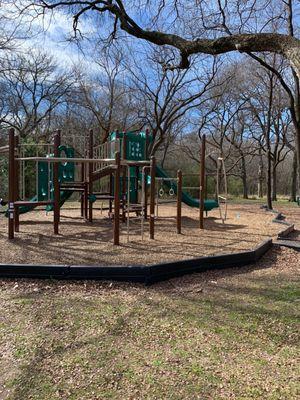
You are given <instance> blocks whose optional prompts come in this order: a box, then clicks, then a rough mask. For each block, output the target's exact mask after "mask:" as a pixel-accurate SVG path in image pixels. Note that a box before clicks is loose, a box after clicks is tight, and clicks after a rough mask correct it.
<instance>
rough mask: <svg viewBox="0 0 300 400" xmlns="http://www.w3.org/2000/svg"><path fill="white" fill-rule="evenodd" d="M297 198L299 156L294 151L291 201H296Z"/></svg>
mask: <svg viewBox="0 0 300 400" xmlns="http://www.w3.org/2000/svg"><path fill="white" fill-rule="evenodd" d="M296 196H297V154H296V152H295V151H294V155H293V171H292V187H291V197H290V201H296V200H297V199H296Z"/></svg>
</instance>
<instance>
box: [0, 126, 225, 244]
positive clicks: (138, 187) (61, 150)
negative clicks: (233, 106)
mask: <svg viewBox="0 0 300 400" xmlns="http://www.w3.org/2000/svg"><path fill="white" fill-rule="evenodd" d="M152 140H153V138H152V135H151V134H150V133H149V131H146V132H139V131H138V132H118V131H116V132H113V133H112V134H111V135H110V136H109V139H108V141H107V142H105V143H103V144H97V145H94V134H93V131H90V132H89V135H88V140H87V141H86V140H85V141H84V145H83V146H81V149H80V151H78V150H77V149H76V150H75V148H74V147H70V146H66V145H64V144H62V143H61V142H62V135H61V132H60V131H58V132H57V133H56V134H55V136H54V140H53V144H48V143H47V144H44V143H43V144H36V145H35V147H36V151H35V156H25V154H26V146H28V145H26V144H22V143H20V142H19V138H18V136H16V135H15V132H14V130H13V129H11V130H10V131H9V144H8V146H4V147H2V148H0V153H1V154H8V162H9V177H8V178H9V179H8V180H9V184H8V186H9V193H8V210H7V213H6V214H7V217H8V237H9V239H13V238H14V236H15V232H19V227H20V214H23V213H27V212H30V211H31V210H33V209H34V208H36V207H40V206H42V207H45V209H46V211H47V212H53V227H54V234H58V233H59V223H60V209H61V207H62V206H63V204H64V203H65V202H66V201H67V200H68V199H69V198H70V197H71V196H72V195H73V193H75V192H78V193H79V194H80V201H81V216H82V217H83V218H84V219H85V220H87V221H89V222H90V223H92V222H93V219H94V208H93V205H94V203H95V202H96V201H101V202H102V203H104V202H105V203H108V215H109V217H110V218H111V220H112V221H113V243H114V245H119V243H120V221H121V222H124V223H125V222H127V236H128V240H129V234H130V220H131V218H133V217H132V216H131V215H132V214H136V216H137V218H139V220H140V222H141V235H142V237H143V235H144V224H145V221H146V220H149V236H150V239H154V234H155V219H156V217H157V216H158V199H159V191H157V186H158V185H161V184H162V183H163V185H164V186H166V187H167V188H168V190H169V193H170V194H172V195H173V196H176V203H177V207H176V209H177V215H176V227H177V233H178V234H180V233H181V225H182V201H183V202H184V203H186V204H187V205H189V206H191V207H197V208H199V227H200V229H203V228H204V211H206V212H208V211H210V210H212V209H213V208H217V207H219V208H220V216H221V219H222V221H223V222H224V220H225V219H226V208H225V213H224V215H222V212H221V207H220V205H221V201H224V202H225V203H226V197H222V196H220V194H219V190H218V191H217V196H218V197H217V199H215V200H208V199H205V197H206V193H205V192H206V191H205V180H206V174H205V158H206V156H205V144H206V139H205V136H204V137H203V139H202V146H201V168H200V173H199V180H200V186H199V188H197V189H199V199H198V198H193V197H191V196H190V195H189V194H188V193H186V192H184V191H183V189H184V187H183V186H182V172H181V171H180V170H179V171H178V172H177V177H176V178H172V177H169V176H168V175H167V174H166V172H165V171H164V170H163V169H162V168H160V167H159V166H157V165H156V160H155V157H150V158H149V152H150V151H149V150H150V145H151V142H152ZM86 142H88V145H86ZM30 146H31V147H32V145H30ZM77 154H79V155H80V156H79V157H76V155H77ZM219 161H220V162H221V163H222V162H223V160H222V159H220V160H219ZM27 163H33V164H34V165H35V171H36V172H35V183H36V185H35V186H36V194H35V196H33V197H32V198H30V199H29V200H28V199H26V190H25V189H26V188H25V168H26V167H25V166H26V164H27ZM223 170H224V177H226V175H225V168H224V163H223ZM225 181H226V179H225ZM217 182H219V177H218V174H217ZM225 185H226V183H225ZM226 186H227V185H226ZM96 187H97V189H96ZM149 189H150V190H149ZM148 192H150V193H148ZM148 203H149V204H148ZM155 205H156V207H155ZM225 207H227V203H226V204H225ZM102 208H103V207H101V209H102ZM148 210H149V213H148ZM155 214H156V215H155Z"/></svg>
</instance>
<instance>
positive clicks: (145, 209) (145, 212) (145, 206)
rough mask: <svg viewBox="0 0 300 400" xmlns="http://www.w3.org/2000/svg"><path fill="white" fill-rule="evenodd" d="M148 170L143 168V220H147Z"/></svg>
mask: <svg viewBox="0 0 300 400" xmlns="http://www.w3.org/2000/svg"><path fill="white" fill-rule="evenodd" d="M148 170H149V167H147V168H144V173H145V176H144V204H143V207H144V218H145V219H147V218H148V185H147V172H149V171H148Z"/></svg>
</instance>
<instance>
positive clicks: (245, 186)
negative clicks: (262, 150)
mask: <svg viewBox="0 0 300 400" xmlns="http://www.w3.org/2000/svg"><path fill="white" fill-rule="evenodd" d="M242 180H243V198H244V199H248V182H247V170H246V162H245V157H242Z"/></svg>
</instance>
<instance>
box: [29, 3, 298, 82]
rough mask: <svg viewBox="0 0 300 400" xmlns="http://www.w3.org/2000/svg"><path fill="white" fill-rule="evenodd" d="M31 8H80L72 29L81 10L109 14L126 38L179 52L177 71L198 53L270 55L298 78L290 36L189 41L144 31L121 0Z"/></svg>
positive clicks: (295, 49) (257, 35) (295, 51)
mask: <svg viewBox="0 0 300 400" xmlns="http://www.w3.org/2000/svg"><path fill="white" fill-rule="evenodd" d="M33 4H34V5H35V6H37V5H38V6H41V7H42V8H43V9H47V8H48V9H54V8H57V7H66V8H69V7H71V6H80V7H81V9H80V10H79V11H77V13H75V15H74V16H73V18H74V21H75V29H76V26H77V23H78V19H79V17H80V16H81V15H82V14H83V10H84V12H86V11H88V10H94V11H96V12H99V13H104V12H109V13H111V14H112V15H113V16H114V17H115V19H116V20H117V21H119V24H120V28H121V29H122V30H123V31H125V32H127V33H128V34H129V35H131V36H134V37H136V38H139V39H143V40H146V41H148V42H151V43H153V44H156V45H158V46H165V45H168V46H172V47H174V48H176V49H178V50H179V52H180V55H181V62H180V63H179V64H178V65H177V66H176V67H177V68H188V67H189V57H190V56H192V55H194V54H197V53H204V54H211V55H219V54H224V53H228V52H231V51H239V52H272V53H278V54H281V55H283V56H284V57H285V58H286V59H288V60H289V62H290V63H291V65H292V66H293V67H294V69H295V70H296V71H297V75H298V76H299V77H300V40H298V39H296V38H295V37H292V36H289V35H284V34H280V33H253V34H236V35H230V36H225V37H220V38H217V39H205V38H199V39H195V40H188V39H185V38H183V37H181V36H179V35H175V34H172V33H166V32H161V31H155V30H146V29H143V28H142V27H141V26H140V25H139V24H138V23H137V22H136V21H134V20H133V19H132V18H131V17H130V16H129V14H128V13H127V11H126V9H125V6H124V4H123V1H122V0H95V1H84V0H74V1H72V0H69V1H46V0H37V1H35V2H34V3H33ZM168 68H171V69H174V68H175V67H174V66H168Z"/></svg>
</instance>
